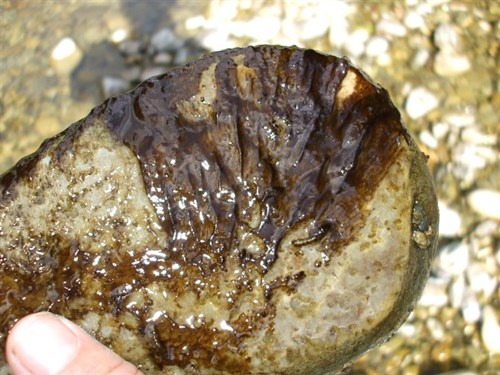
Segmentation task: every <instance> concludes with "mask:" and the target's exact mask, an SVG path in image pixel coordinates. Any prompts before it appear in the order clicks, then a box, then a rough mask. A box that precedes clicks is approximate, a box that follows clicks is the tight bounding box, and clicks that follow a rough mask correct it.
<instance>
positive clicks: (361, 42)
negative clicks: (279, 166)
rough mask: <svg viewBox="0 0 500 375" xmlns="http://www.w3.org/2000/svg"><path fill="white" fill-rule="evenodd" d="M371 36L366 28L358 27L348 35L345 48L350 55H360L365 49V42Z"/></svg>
mask: <svg viewBox="0 0 500 375" xmlns="http://www.w3.org/2000/svg"><path fill="white" fill-rule="evenodd" d="M369 37H370V34H369V33H368V31H367V30H366V29H357V30H355V31H354V32H352V33H350V34H349V35H348V36H347V40H346V41H345V48H346V50H347V52H349V54H350V55H352V56H354V57H359V56H361V55H362V54H363V52H364V51H365V43H366V41H367V40H368V38H369Z"/></svg>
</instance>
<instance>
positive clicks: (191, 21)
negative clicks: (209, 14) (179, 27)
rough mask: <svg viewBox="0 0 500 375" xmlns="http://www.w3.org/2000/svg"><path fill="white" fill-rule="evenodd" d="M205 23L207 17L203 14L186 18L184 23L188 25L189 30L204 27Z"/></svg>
mask: <svg viewBox="0 0 500 375" xmlns="http://www.w3.org/2000/svg"><path fill="white" fill-rule="evenodd" d="M205 23H206V19H205V17H203V16H202V15H197V16H193V17H189V18H188V19H186V22H185V23H184V24H185V25H186V29H187V30H195V29H199V28H201V27H203V26H204V25H205Z"/></svg>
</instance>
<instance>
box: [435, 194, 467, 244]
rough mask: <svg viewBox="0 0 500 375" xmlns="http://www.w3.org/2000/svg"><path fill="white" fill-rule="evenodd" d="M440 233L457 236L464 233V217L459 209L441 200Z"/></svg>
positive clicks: (443, 235)
mask: <svg viewBox="0 0 500 375" xmlns="http://www.w3.org/2000/svg"><path fill="white" fill-rule="evenodd" d="M438 205H439V235H440V236H442V237H455V236H458V235H460V233H462V218H461V216H460V214H459V213H458V211H456V210H454V209H453V208H450V207H448V206H447V205H445V204H444V203H443V202H441V201H439V202H438Z"/></svg>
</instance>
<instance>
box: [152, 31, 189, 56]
mask: <svg viewBox="0 0 500 375" xmlns="http://www.w3.org/2000/svg"><path fill="white" fill-rule="evenodd" d="M181 46H182V41H181V40H180V39H179V38H178V37H177V35H175V32H174V31H173V30H172V29H168V28H165V29H161V30H159V31H157V32H156V33H155V34H153V36H152V37H151V47H152V48H153V49H154V50H155V51H160V52H163V51H175V50H176V49H177V48H179V47H181Z"/></svg>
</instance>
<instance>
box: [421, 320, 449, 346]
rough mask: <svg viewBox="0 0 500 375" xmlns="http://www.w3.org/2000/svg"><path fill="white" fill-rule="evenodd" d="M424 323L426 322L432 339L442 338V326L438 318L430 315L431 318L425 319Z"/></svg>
mask: <svg viewBox="0 0 500 375" xmlns="http://www.w3.org/2000/svg"><path fill="white" fill-rule="evenodd" d="M425 324H426V326H427V329H428V330H429V332H430V333H431V336H432V338H433V339H434V340H436V341H439V340H441V339H443V337H444V329H443V326H442V324H441V322H440V321H439V320H437V319H436V318H432V317H431V318H429V319H427V321H426V322H425Z"/></svg>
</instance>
